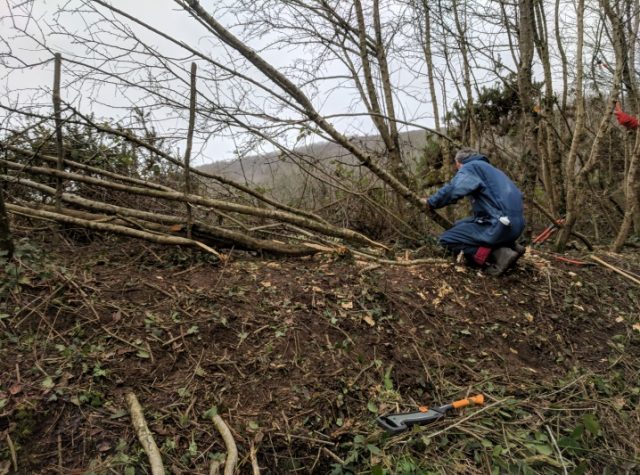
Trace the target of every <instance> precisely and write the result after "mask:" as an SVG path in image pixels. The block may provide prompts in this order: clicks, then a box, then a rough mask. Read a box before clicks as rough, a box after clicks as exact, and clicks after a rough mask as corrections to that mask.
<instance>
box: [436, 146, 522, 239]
mask: <svg viewBox="0 0 640 475" xmlns="http://www.w3.org/2000/svg"><path fill="white" fill-rule="evenodd" d="M462 164H463V165H464V166H463V167H462V168H460V169H459V170H458V173H456V175H455V176H454V177H453V179H452V180H451V181H450V182H449V183H447V184H446V185H444V186H443V187H442V188H440V189H439V190H438V191H437V192H436V193H435V194H434V195H433V196H431V197H430V198H429V199H428V200H427V201H428V202H429V205H430V206H431V207H432V208H434V209H438V208H442V207H444V206H447V205H449V204H452V203H455V202H456V201H458V200H459V199H460V198H462V197H464V196H469V198H470V200H471V207H472V209H473V214H474V221H476V222H486V221H489V222H491V223H496V222H497V221H498V219H499V218H500V217H503V216H506V217H508V218H509V221H510V222H511V225H512V226H513V227H514V228H520V229H521V228H522V227H523V226H524V208H523V200H522V192H521V191H520V190H519V189H518V187H517V186H516V185H515V184H514V183H513V181H511V180H510V179H509V177H508V176H507V175H505V174H504V172H502V171H501V170H498V169H497V168H495V167H494V166H492V165H491V164H490V163H489V160H488V159H487V157H485V156H484V155H479V154H477V155H472V156H470V157H468V158H466V159H465V160H463V161H462Z"/></svg>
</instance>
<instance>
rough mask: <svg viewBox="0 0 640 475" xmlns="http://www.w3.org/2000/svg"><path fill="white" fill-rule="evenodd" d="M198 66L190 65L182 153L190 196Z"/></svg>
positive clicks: (189, 225)
mask: <svg viewBox="0 0 640 475" xmlns="http://www.w3.org/2000/svg"><path fill="white" fill-rule="evenodd" d="M197 70H198V66H197V65H196V63H195V62H194V63H191V95H190V100H189V129H188V131H187V149H186V150H185V152H184V188H185V193H186V194H187V195H188V194H191V173H190V170H191V168H190V162H191V148H192V146H193V131H194V129H195V123H196V92H197V91H196V72H197ZM186 206H187V237H188V238H191V228H192V226H193V209H192V206H191V203H187V204H186Z"/></svg>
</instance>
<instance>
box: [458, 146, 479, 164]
mask: <svg viewBox="0 0 640 475" xmlns="http://www.w3.org/2000/svg"><path fill="white" fill-rule="evenodd" d="M472 155H478V151H477V150H474V149H472V148H471V147H465V148H461V149H460V150H458V153H456V157H455V160H456V162H458V163H462V162H463V161H464V160H466V159H467V158H469V157H470V156H472Z"/></svg>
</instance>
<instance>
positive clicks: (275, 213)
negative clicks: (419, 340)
mask: <svg viewBox="0 0 640 475" xmlns="http://www.w3.org/2000/svg"><path fill="white" fill-rule="evenodd" d="M0 163H2V164H4V165H5V166H7V167H8V168H10V169H12V170H19V171H25V172H29V173H34V174H40V175H48V176H56V177H57V176H61V177H63V178H66V179H69V180H73V181H78V182H82V183H89V184H92V185H97V186H101V187H104V188H109V189H112V190H118V191H124V192H128V193H132V194H136V195H142V196H152V197H155V198H163V199H167V200H170V201H179V202H183V203H192V204H198V205H202V206H206V207H210V208H213V209H221V210H223V211H230V212H235V213H239V214H245V215H250V216H258V217H262V218H269V219H274V220H276V221H282V222H285V223H290V224H294V225H297V226H300V227H303V228H307V229H310V230H313V231H316V232H319V233H322V234H326V235H328V236H333V237H337V238H342V239H345V240H347V241H350V242H354V243H358V244H361V245H367V246H373V247H377V248H380V249H384V250H387V247H386V246H384V245H383V244H381V243H378V242H375V241H372V240H371V239H369V238H368V237H366V236H364V235H362V234H360V233H357V232H355V231H352V230H350V229H346V228H340V227H337V226H333V225H331V224H322V223H319V222H317V221H313V220H311V219H307V218H305V217H303V216H299V215H295V214H292V213H287V212H285V211H279V210H268V209H264V208H254V207H252V206H246V205H239V204H235V203H230V202H227V201H222V200H215V199H211V198H205V197H203V196H198V195H193V194H185V193H180V192H178V191H161V190H152V189H145V188H139V187H135V186H128V185H123V184H120V183H114V182H109V181H106V180H101V179H98V178H93V177H88V176H84V175H80V174H77V173H68V172H61V171H58V170H52V169H49V168H43V167H34V166H27V165H21V164H19V163H15V162H10V161H7V160H0Z"/></svg>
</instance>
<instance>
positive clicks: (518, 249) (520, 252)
mask: <svg viewBox="0 0 640 475" xmlns="http://www.w3.org/2000/svg"><path fill="white" fill-rule="evenodd" d="M511 249H513V250H514V251H516V252H517V253H518V257H522V256H524V253H525V252H527V248H526V247H524V246H523V245H522V244H518V243H515V244H514V245H513V247H512V248H511Z"/></svg>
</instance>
